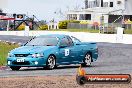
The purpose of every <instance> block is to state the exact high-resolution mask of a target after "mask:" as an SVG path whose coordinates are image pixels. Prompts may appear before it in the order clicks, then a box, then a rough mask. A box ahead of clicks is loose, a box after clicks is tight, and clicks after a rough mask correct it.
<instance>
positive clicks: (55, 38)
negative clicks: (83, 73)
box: [7, 34, 98, 70]
mask: <svg viewBox="0 0 132 88" xmlns="http://www.w3.org/2000/svg"><path fill="white" fill-rule="evenodd" d="M97 58H98V48H97V44H96V43H94V42H81V41H80V40H78V39H77V38H75V37H73V36H68V35H57V34H54V35H43V36H38V37H34V38H32V39H31V40H29V41H28V42H27V43H26V44H24V45H23V46H21V47H19V48H16V49H14V50H11V51H10V52H9V54H8V58H7V65H8V66H9V67H10V68H11V69H12V70H19V69H20V68H21V67H45V68H47V69H54V68H56V67H57V66H59V65H70V64H81V65H82V66H90V65H91V62H94V61H96V60H97Z"/></svg>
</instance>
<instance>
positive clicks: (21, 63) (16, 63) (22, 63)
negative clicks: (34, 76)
mask: <svg viewBox="0 0 132 88" xmlns="http://www.w3.org/2000/svg"><path fill="white" fill-rule="evenodd" d="M12 64H14V65H30V63H29V61H25V62H16V61H14V62H12Z"/></svg>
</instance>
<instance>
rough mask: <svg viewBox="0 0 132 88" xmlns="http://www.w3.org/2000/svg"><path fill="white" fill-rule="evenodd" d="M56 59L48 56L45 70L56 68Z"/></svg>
mask: <svg viewBox="0 0 132 88" xmlns="http://www.w3.org/2000/svg"><path fill="white" fill-rule="evenodd" d="M56 67H57V66H56V59H55V56H53V55H50V56H49V57H48V59H47V63H46V69H48V70H52V69H54V68H56Z"/></svg>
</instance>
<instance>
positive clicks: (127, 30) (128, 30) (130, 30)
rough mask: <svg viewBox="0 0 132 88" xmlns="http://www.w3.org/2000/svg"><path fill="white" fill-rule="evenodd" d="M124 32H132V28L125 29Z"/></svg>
mask: <svg viewBox="0 0 132 88" xmlns="http://www.w3.org/2000/svg"><path fill="white" fill-rule="evenodd" d="M124 33H125V34H132V29H125V30H124Z"/></svg>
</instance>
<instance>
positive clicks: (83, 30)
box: [48, 29, 99, 33]
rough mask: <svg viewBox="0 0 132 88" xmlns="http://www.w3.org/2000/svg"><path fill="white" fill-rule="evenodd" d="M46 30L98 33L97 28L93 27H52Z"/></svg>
mask: <svg viewBox="0 0 132 88" xmlns="http://www.w3.org/2000/svg"><path fill="white" fill-rule="evenodd" d="M48 31H68V32H89V33H99V30H94V29H52V30H48Z"/></svg>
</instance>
